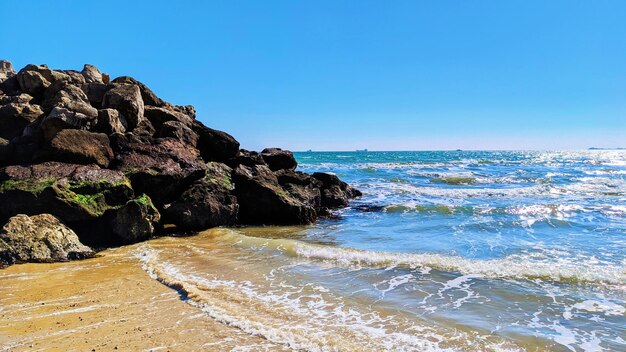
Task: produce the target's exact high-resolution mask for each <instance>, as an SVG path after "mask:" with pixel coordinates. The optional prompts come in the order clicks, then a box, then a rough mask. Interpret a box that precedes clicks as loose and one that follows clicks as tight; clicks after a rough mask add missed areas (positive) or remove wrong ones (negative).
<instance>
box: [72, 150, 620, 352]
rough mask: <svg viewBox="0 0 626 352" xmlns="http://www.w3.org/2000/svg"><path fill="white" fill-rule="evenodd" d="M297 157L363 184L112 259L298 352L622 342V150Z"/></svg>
mask: <svg viewBox="0 0 626 352" xmlns="http://www.w3.org/2000/svg"><path fill="white" fill-rule="evenodd" d="M296 157H297V159H298V161H299V162H300V169H301V170H303V171H307V172H312V171H327V172H334V173H336V174H338V175H339V176H340V177H341V178H343V179H344V180H346V181H348V182H349V183H351V184H354V185H355V186H356V187H357V188H359V189H360V190H362V191H363V192H364V196H363V197H362V198H361V199H358V200H356V201H354V202H353V203H352V204H351V207H350V208H346V209H342V210H339V211H338V213H337V215H338V218H337V219H333V220H325V221H321V222H319V223H318V224H315V225H311V226H302V227H263V228H242V229H214V230H210V231H206V232H203V233H200V234H199V235H198V236H193V237H187V238H161V239H156V240H152V241H149V242H146V243H142V244H139V245H136V246H133V247H127V248H126V249H124V250H123V251H120V254H119V255H122V254H123V255H124V256H125V257H127V258H130V259H132V260H131V261H132V262H133V263H135V264H134V265H137V266H141V267H142V268H143V269H144V271H145V273H146V276H149V277H151V278H152V279H155V280H158V281H160V282H161V283H163V284H165V285H167V286H169V287H171V288H173V289H175V290H178V291H179V294H180V296H181V298H182V299H183V300H184V301H185V302H187V303H189V304H190V305H191V306H192V307H193V308H194V309H196V310H197V311H198V312H199V313H202V314H204V315H205V316H207V317H210V318H212V319H215V320H217V321H219V322H221V323H224V324H227V325H228V326H230V327H234V328H236V329H237V330H238V331H240V332H242V333H244V334H249V335H251V336H260V337H263V338H264V339H265V341H267V342H268V343H270V344H274V345H275V346H284V347H289V348H292V349H296V350H308V351H523V350H529V351H624V350H626V151H582V152H394V153H391V152H390V153H382V152H377V153H299V154H297V155H296ZM85 263H89V261H86V262H85ZM72 264H73V265H77V264H74V263H72ZM85 265H87V264H85ZM255 343H256V342H255ZM251 346H253V345H251ZM238 348H240V349H242V350H255V348H256V347H250V346H247V347H246V346H244V345H240V346H238Z"/></svg>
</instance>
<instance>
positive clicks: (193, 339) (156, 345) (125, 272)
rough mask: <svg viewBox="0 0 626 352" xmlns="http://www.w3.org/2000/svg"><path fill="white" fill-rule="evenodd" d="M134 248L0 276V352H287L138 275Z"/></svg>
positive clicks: (141, 273) (142, 273) (17, 268)
mask: <svg viewBox="0 0 626 352" xmlns="http://www.w3.org/2000/svg"><path fill="white" fill-rule="evenodd" d="M136 247H137V245H133V246H125V247H120V248H116V249H109V250H105V251H102V252H100V256H99V257H97V258H92V259H86V260H83V261H71V262H62V263H51V264H40V263H38V264H31V263H28V264H20V265H13V266H10V267H8V268H5V269H2V271H0V303H1V305H2V309H1V310H0V351H40V350H45V351H77V350H80V351H83V350H88V351H94V350H95V351H115V350H120V351H128V350H147V351H157V350H158V351H167V350H176V351H180V350H190V351H191V350H202V349H210V348H211V347H210V346H219V348H221V349H226V350H230V349H233V348H236V347H240V348H242V347H244V348H245V346H247V347H248V348H249V350H255V351H258V350H261V351H262V350H271V351H282V350H285V351H286V350H288V349H286V348H285V347H284V346H281V345H276V344H273V343H271V342H269V341H267V340H265V339H263V338H262V337H258V336H253V335H249V334H246V333H243V332H241V331H240V330H239V329H237V328H235V327H231V326H228V325H226V324H223V323H221V322H218V321H216V320H214V319H212V318H210V317H209V316H208V315H207V314H205V313H204V312H202V311H200V310H198V309H197V308H195V307H193V306H191V305H189V304H187V303H186V302H185V301H184V300H181V297H180V296H179V293H178V292H177V291H176V290H173V289H171V288H169V287H167V286H165V285H163V284H161V283H160V282H158V281H156V280H153V279H152V278H150V276H149V275H148V274H147V273H146V272H145V271H144V270H143V269H142V267H141V262H140V260H139V259H137V258H135V257H134V256H133V255H132V251H133V250H134V249H135V248H136ZM68 282H71V285H70V284H68ZM244 350H245V349H244Z"/></svg>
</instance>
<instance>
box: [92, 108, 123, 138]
mask: <svg viewBox="0 0 626 352" xmlns="http://www.w3.org/2000/svg"><path fill="white" fill-rule="evenodd" d="M126 126H127V123H126V119H125V118H124V117H123V116H121V115H120V113H119V111H117V110H115V109H101V110H98V122H97V124H96V127H95V131H97V132H101V133H106V134H107V135H109V134H113V133H124V132H126Z"/></svg>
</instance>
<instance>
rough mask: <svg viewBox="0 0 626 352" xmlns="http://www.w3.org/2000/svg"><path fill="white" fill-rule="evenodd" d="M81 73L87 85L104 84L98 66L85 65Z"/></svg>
mask: <svg viewBox="0 0 626 352" xmlns="http://www.w3.org/2000/svg"><path fill="white" fill-rule="evenodd" d="M80 73H81V74H82V75H83V77H85V82H86V83H104V82H102V73H100V70H98V68H97V67H96V66H93V65H89V64H85V66H83V70H82V71H81V72H80Z"/></svg>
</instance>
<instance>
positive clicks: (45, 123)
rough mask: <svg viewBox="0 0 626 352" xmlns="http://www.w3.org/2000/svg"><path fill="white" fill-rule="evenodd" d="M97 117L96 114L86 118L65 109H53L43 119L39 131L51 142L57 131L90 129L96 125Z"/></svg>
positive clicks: (83, 115)
mask: <svg viewBox="0 0 626 352" xmlns="http://www.w3.org/2000/svg"><path fill="white" fill-rule="evenodd" d="M97 116H98V115H97V114H96V116H87V115H85V114H82V113H79V112H75V111H71V110H68V109H66V108H62V107H55V108H53V109H52V111H50V113H49V114H48V115H47V116H46V117H44V118H43V120H42V121H41V123H40V125H39V129H40V131H41V132H42V133H43V135H44V137H45V138H46V140H51V139H52V138H54V136H55V135H56V134H57V133H58V132H59V131H61V130H64V129H68V128H69V129H79V130H87V129H90V128H91V127H92V126H94V125H95V124H96V123H97Z"/></svg>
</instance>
